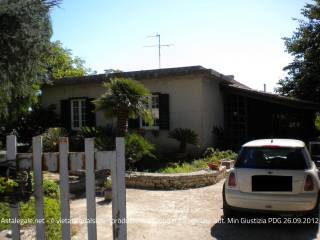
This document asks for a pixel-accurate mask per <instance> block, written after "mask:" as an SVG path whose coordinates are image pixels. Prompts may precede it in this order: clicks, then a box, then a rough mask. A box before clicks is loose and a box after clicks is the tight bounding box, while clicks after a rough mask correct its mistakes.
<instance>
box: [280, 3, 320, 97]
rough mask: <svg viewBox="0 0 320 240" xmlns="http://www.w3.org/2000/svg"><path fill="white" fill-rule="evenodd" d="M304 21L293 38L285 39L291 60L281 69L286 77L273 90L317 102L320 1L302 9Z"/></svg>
mask: <svg viewBox="0 0 320 240" xmlns="http://www.w3.org/2000/svg"><path fill="white" fill-rule="evenodd" d="M301 14H302V15H303V17H304V19H301V20H298V22H299V26H298V27H297V29H296V31H295V32H294V33H293V35H292V37H290V38H284V40H285V45H286V49H287V52H288V53H290V54H291V55H292V56H294V60H293V62H292V63H290V64H289V65H288V66H286V67H285V68H284V70H286V71H287V72H288V75H287V77H285V78H284V79H282V80H280V81H279V85H280V86H279V87H278V88H277V89H276V91H277V92H278V93H280V94H282V95H285V96H292V97H298V98H301V99H306V100H312V101H317V102H320V0H313V1H312V3H309V4H307V5H305V7H304V8H303V9H302V10H301Z"/></svg>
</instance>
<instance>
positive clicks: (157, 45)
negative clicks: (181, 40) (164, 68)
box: [144, 33, 173, 68]
mask: <svg viewBox="0 0 320 240" xmlns="http://www.w3.org/2000/svg"><path fill="white" fill-rule="evenodd" d="M147 37H148V38H151V37H156V38H158V44H156V45H149V46H144V47H157V48H158V61H159V68H161V47H170V46H173V44H161V38H160V34H158V33H157V34H156V35H153V36H147Z"/></svg>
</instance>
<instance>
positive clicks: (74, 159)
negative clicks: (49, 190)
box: [6, 135, 127, 240]
mask: <svg viewBox="0 0 320 240" xmlns="http://www.w3.org/2000/svg"><path fill="white" fill-rule="evenodd" d="M16 143H17V142H16V137H15V136H14V135H10V136H7V144H6V160H7V161H15V164H16V166H17V169H19V170H32V171H33V175H34V185H35V186H34V197H35V204H36V219H38V220H39V219H40V220H41V219H44V212H43V209H44V206H43V189H42V171H45V170H46V171H50V172H58V173H60V183H59V184H60V208H61V219H62V220H64V219H65V220H67V221H62V223H61V225H62V239H63V240H65V239H70V238H71V235H70V221H68V220H69V219H70V206H69V170H72V171H79V170H85V173H86V183H85V186H86V200H87V220H88V223H87V226H88V239H89V240H96V239H97V226H96V222H95V220H96V201H95V170H102V169H110V170H111V180H112V189H113V190H112V228H113V239H116V240H125V239H126V238H127V226H126V221H125V220H126V192H125V147H124V139H123V138H116V150H115V151H95V149H94V139H93V138H87V139H85V152H69V143H68V138H60V139H59V152H57V153H43V152H42V137H41V136H36V137H33V139H32V153H17V144H16ZM10 214H11V220H13V221H12V224H11V229H12V239H14V240H18V239H20V225H19V221H18V220H19V208H18V204H16V203H14V204H11V205H10ZM44 225H45V223H44V222H43V221H37V222H36V237H37V239H38V240H43V239H45V231H44V227H45V226H44Z"/></svg>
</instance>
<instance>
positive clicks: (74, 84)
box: [41, 66, 320, 148]
mask: <svg viewBox="0 0 320 240" xmlns="http://www.w3.org/2000/svg"><path fill="white" fill-rule="evenodd" d="M114 77H127V78H132V79H135V80H137V81H139V82H141V83H143V84H144V85H145V86H146V87H147V88H148V89H150V91H151V92H152V102H151V103H150V105H149V108H150V109H151V110H152V112H153V114H154V118H155V120H154V124H153V125H152V126H146V125H145V124H144V122H143V121H141V120H140V119H133V120H130V121H129V129H130V128H131V129H137V128H140V129H144V130H145V132H146V133H147V135H148V137H149V138H150V139H151V141H153V142H155V143H156V144H158V145H159V146H162V147H164V148H167V147H168V146H175V144H177V143H176V142H175V141H174V140H172V139H168V131H170V130H173V129H175V128H189V129H192V130H194V131H195V132H196V133H197V134H198V136H199V145H200V146H201V147H202V148H205V147H207V146H212V145H214V144H215V143H217V142H218V141H219V140H221V139H219V138H222V136H219V135H216V136H215V134H213V128H214V127H217V128H220V130H221V129H223V132H224V133H223V134H224V137H223V138H224V140H225V141H227V140H228V144H229V145H230V147H231V146H235V145H238V144H241V143H243V142H244V141H246V140H249V139H253V138H260V137H295V138H300V139H305V138H306V137H313V134H314V127H313V124H311V122H312V121H313V118H314V113H315V112H316V111H318V110H319V109H320V107H319V105H318V104H316V103H313V102H307V101H302V100H298V99H293V98H288V97H282V96H278V95H275V94H271V93H266V92H260V91H257V90H253V89H251V88H249V87H247V86H245V85H243V84H241V83H239V82H237V81H235V80H234V77H233V76H230V75H223V74H221V73H218V72H216V71H214V70H212V69H207V68H204V67H202V66H190V67H179V68H163V69H155V70H142V71H130V72H117V73H109V74H98V75H90V76H83V77H70V78H62V79H56V80H54V81H53V82H52V83H50V84H46V85H44V86H43V88H42V96H41V104H42V106H43V107H49V106H50V105H54V107H55V110H56V112H57V113H58V114H59V115H60V118H61V124H62V126H64V127H65V128H66V129H68V130H74V131H77V130H79V129H80V128H81V127H82V126H86V125H89V126H106V125H107V124H112V125H113V126H114V125H115V123H116V121H115V120H114V119H106V118H105V116H104V114H103V113H102V112H94V111H93V110H94V106H93V105H92V103H91V101H92V100H93V99H95V98H97V97H99V96H100V95H101V94H103V93H104V91H105V89H104V88H103V86H102V83H103V82H106V81H108V80H110V79H112V78H114ZM155 132H157V134H155ZM226 139H227V140H226Z"/></svg>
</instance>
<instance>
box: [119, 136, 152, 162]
mask: <svg viewBox="0 0 320 240" xmlns="http://www.w3.org/2000/svg"><path fill="white" fill-rule="evenodd" d="M125 149H126V160H127V164H128V167H129V168H131V167H133V165H134V163H136V162H138V161H141V160H142V159H143V158H145V157H148V158H152V159H156V156H155V155H154V154H153V152H154V150H155V147H154V145H152V144H151V143H149V142H148V141H147V140H146V139H144V138H143V137H142V136H140V135H138V134H136V133H132V134H129V135H127V136H126V137H125Z"/></svg>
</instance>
